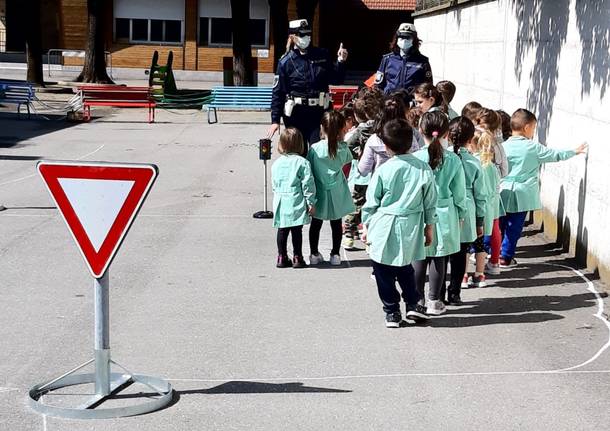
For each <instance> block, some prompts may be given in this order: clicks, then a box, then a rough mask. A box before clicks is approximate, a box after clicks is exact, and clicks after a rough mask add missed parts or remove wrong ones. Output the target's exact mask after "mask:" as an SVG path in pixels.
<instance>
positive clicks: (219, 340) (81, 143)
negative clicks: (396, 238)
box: [0, 109, 610, 431]
mask: <svg viewBox="0 0 610 431" xmlns="http://www.w3.org/2000/svg"><path fill="white" fill-rule="evenodd" d="M95 112H96V113H98V114H99V115H100V117H98V118H96V119H95V120H94V121H93V122H91V123H88V124H78V123H67V122H65V121H64V120H61V119H56V118H53V117H49V119H36V120H31V121H27V120H21V121H19V120H17V119H16V118H15V117H14V116H12V115H10V114H7V113H5V112H4V113H0V205H3V206H5V207H6V208H7V209H6V210H5V211H2V212H0V280H1V284H0V286H1V295H0V304H1V308H0V310H1V312H0V340H1V347H2V348H1V349H0V429H2V430H11V431H13V430H49V431H56V430H57V431H59V430H157V429H169V430H190V429H193V430H195V429H219V430H220V429H222V430H228V429H235V430H289V429H306V430H325V429H356V430H360V429H362V430H371V429H375V430H378V429H399V430H406V429H413V430H415V429H429V430H541V429H552V430H602V429H608V428H609V427H610V409H608V405H609V401H610V396H609V395H608V394H610V352H609V351H608V350H606V348H608V346H609V345H610V341H609V335H610V323H609V322H608V320H607V318H608V306H609V305H610V304H609V301H608V299H607V298H606V294H605V286H603V285H601V284H599V283H598V282H597V281H596V277H595V275H594V274H590V273H587V272H584V273H578V272H576V271H574V270H572V269H571V268H570V267H571V266H573V265H574V263H573V262H572V261H571V260H570V259H568V258H567V257H566V256H565V255H562V254H561V249H558V248H556V247H555V246H554V245H553V244H548V243H546V242H545V240H544V238H543V237H542V235H541V234H539V233H538V231H537V230H536V227H535V226H531V227H530V229H529V230H528V231H527V235H528V236H527V237H526V238H525V239H524V240H523V242H522V243H520V244H521V246H520V249H519V253H518V255H517V259H519V261H520V263H522V264H521V265H520V266H519V268H517V269H514V270H512V271H505V272H503V273H502V275H501V276H499V277H496V278H494V279H493V280H492V283H491V284H492V287H489V288H487V289H476V290H466V291H465V292H464V293H463V299H464V300H465V302H466V305H465V306H464V307H461V308H452V309H450V311H449V312H448V313H447V314H446V315H444V316H441V317H438V318H434V319H431V321H430V323H429V324H428V325H426V326H418V327H414V326H409V327H405V328H401V329H397V330H388V329H386V328H385V326H384V323H383V322H384V314H383V312H382V310H381V306H380V303H379V299H378V297H377V292H376V287H375V284H374V283H373V281H372V280H371V279H370V277H369V275H370V272H371V269H370V265H369V261H368V260H367V256H366V254H365V253H364V251H363V250H360V251H351V252H345V251H342V253H343V257H344V263H343V265H342V266H341V267H338V268H331V267H330V266H321V267H319V268H310V269H305V270H292V269H283V270H279V269H276V268H275V257H276V249H275V230H274V229H273V228H272V226H271V222H270V221H268V220H255V219H253V218H252V213H253V212H255V211H257V210H260V209H262V183H263V170H262V163H261V162H260V161H259V160H258V148H257V141H258V139H259V138H260V137H262V136H263V135H264V134H265V132H266V128H267V120H268V114H267V113H245V114H243V113H231V112H229V113H225V112H221V113H219V116H220V120H221V124H216V125H208V124H207V121H206V119H205V115H204V114H203V113H201V112H196V111H171V112H170V111H159V112H158V113H157V123H155V124H147V123H146V112H145V111H143V110H120V111H119V110H114V111H113V110H103V109H102V110H97V111H95ZM40 159H59V160H89V161H90V160H103V161H121V162H151V163H155V164H157V165H158V166H159V169H160V174H159V178H158V180H157V182H156V184H155V186H154V187H153V189H152V192H151V193H150V195H149V198H148V200H147V201H146V203H145V204H144V207H143V209H142V211H141V213H140V216H139V217H138V219H137V220H136V221H135V223H134V226H133V227H132V229H131V231H130V233H129V235H128V236H127V239H126V240H125V242H124V243H123V246H122V249H121V250H120V251H119V253H118V255H117V257H116V259H115V261H114V264H113V265H112V267H111V270H110V286H111V287H110V301H111V305H110V309H111V337H110V342H111V346H112V356H113V358H114V359H115V360H117V361H118V362H119V363H121V364H123V365H124V366H125V367H127V368H128V369H130V370H133V371H138V372H143V373H147V374H151V375H155V376H161V377H165V378H167V379H168V380H169V381H170V382H171V384H172V385H173V387H174V389H175V390H176V397H175V400H174V403H173V404H172V405H171V406H170V407H168V408H166V409H164V410H162V411H159V412H156V413H153V414H148V415H143V416H138V417H132V418H125V419H116V420H102V421H75V420H66V419H56V418H48V417H43V416H41V415H39V414H37V413H34V412H33V411H32V410H30V408H29V407H28V406H27V401H26V394H27V391H28V389H29V388H30V387H31V386H33V385H34V384H37V383H41V382H44V381H46V380H49V379H51V378H53V377H55V376H57V375H59V374H61V373H63V372H65V371H67V370H69V369H70V368H72V367H73V366H76V365H78V364H79V363H82V362H84V361H86V360H88V359H89V358H90V357H91V355H92V353H93V351H92V349H93V303H92V299H93V290H92V280H91V277H90V275H89V274H88V272H87V270H86V268H85V265H84V263H83V261H82V258H81V256H80V255H79V253H78V251H77V249H76V247H75V245H74V244H73V240H72V238H71V237H70V235H69V233H68V231H67V229H66V227H65V225H64V222H63V220H62V219H61V217H60V216H59V214H58V212H57V210H56V209H55V208H54V207H53V203H52V201H51V199H50V197H49V195H48V192H47V191H46V189H45V187H44V185H43V183H42V181H41V179H40V178H39V177H38V175H37V173H36V169H35V165H36V162H37V160H40ZM322 238H323V240H322V241H323V242H322V247H321V251H322V252H323V253H324V254H326V255H328V252H329V250H330V228H329V227H328V226H325V227H324V230H323V234H322ZM305 243H307V241H305ZM305 248H306V250H305V252H306V254H308V250H307V246H305ZM589 280H592V282H591V281H589ZM609 350H610V349H609ZM144 392H146V391H144ZM69 395H70V394H69V393H66V394H64V397H65V398H69Z"/></svg>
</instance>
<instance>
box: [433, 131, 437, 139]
mask: <svg viewBox="0 0 610 431" xmlns="http://www.w3.org/2000/svg"><path fill="white" fill-rule="evenodd" d="M432 137H433V138H438V132H437V131H436V130H435V131H434V132H432Z"/></svg>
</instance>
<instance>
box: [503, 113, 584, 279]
mask: <svg viewBox="0 0 610 431" xmlns="http://www.w3.org/2000/svg"><path fill="white" fill-rule="evenodd" d="M536 124H537V120H536V116H535V115H534V114H532V113H531V112H530V111H528V110H526V109H518V110H517V111H515V113H514V114H513V115H512V117H511V121H510V125H511V129H512V136H511V137H510V138H509V139H508V140H507V141H506V142H504V144H503V145H504V151H505V152H506V157H507V158H508V169H509V172H508V175H507V176H506V177H504V178H503V179H502V181H501V183H500V196H501V199H502V204H503V205H504V209H505V210H506V215H505V216H504V217H502V218H501V219H500V228H501V230H502V233H503V239H502V252H501V256H500V267H502V268H509V267H512V266H515V265H516V264H517V262H516V261H515V259H514V256H515V250H516V248H517V241H519V238H520V237H521V231H522V230H523V223H524V222H525V216H526V214H527V212H528V211H532V210H537V209H540V208H542V204H541V203H540V186H539V183H540V179H539V175H540V174H539V172H540V166H542V164H544V163H549V162H559V161H562V160H567V159H569V158H571V157H574V156H575V155H577V154H583V153H585V152H586V151H587V145H586V144H581V145H579V146H578V147H576V148H575V149H574V150H567V151H561V150H553V149H552V148H548V147H545V146H543V145H541V144H539V143H538V142H535V141H534V140H533V137H534V132H535V130H536Z"/></svg>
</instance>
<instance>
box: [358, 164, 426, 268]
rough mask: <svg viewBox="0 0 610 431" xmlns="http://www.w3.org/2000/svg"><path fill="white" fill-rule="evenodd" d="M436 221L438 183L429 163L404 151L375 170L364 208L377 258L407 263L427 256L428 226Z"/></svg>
mask: <svg viewBox="0 0 610 431" xmlns="http://www.w3.org/2000/svg"><path fill="white" fill-rule="evenodd" d="M436 220H437V216H436V186H435V184H434V174H433V173H432V170H431V169H430V166H428V164H427V163H425V162H422V161H421V160H419V159H417V158H416V157H415V156H413V155H412V154H401V155H397V156H394V157H392V158H391V159H390V160H388V161H387V162H385V163H384V164H383V165H381V166H380V167H379V168H378V169H376V170H375V172H374V173H373V177H372V178H371V182H370V183H369V187H368V190H367V192H366V203H365V204H364V206H363V207H362V222H363V223H364V224H365V225H366V226H367V228H368V238H367V241H368V243H369V244H370V250H369V255H370V257H371V259H372V260H373V261H375V262H378V263H383V264H385V265H392V266H406V265H409V264H410V263H411V262H413V261H416V260H422V259H424V258H425V257H426V250H425V247H424V226H425V225H427V224H434V223H436Z"/></svg>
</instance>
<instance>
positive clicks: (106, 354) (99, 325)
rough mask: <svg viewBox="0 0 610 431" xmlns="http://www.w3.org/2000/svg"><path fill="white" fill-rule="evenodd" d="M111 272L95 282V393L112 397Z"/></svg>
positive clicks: (107, 272)
mask: <svg viewBox="0 0 610 431" xmlns="http://www.w3.org/2000/svg"><path fill="white" fill-rule="evenodd" d="M109 272H110V271H106V273H105V274H104V276H103V277H102V278H96V279H94V280H93V287H94V290H95V293H94V303H95V393H96V394H97V395H101V396H104V397H105V396H108V395H110V309H109V306H110V304H109V302H110V301H109V297H110V295H109V285H110V283H109V278H110V276H109Z"/></svg>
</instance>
